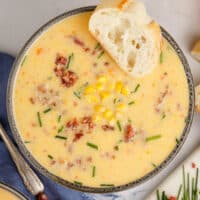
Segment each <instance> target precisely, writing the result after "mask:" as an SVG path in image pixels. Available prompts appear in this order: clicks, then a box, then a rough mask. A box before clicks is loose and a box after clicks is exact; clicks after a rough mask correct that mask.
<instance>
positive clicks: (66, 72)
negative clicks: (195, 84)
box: [13, 12, 189, 187]
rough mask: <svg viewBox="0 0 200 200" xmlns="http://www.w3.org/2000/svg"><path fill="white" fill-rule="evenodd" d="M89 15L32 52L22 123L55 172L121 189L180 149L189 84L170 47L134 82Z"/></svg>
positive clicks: (22, 91)
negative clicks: (99, 38) (94, 31)
mask: <svg viewBox="0 0 200 200" xmlns="http://www.w3.org/2000/svg"><path fill="white" fill-rule="evenodd" d="M90 15H91V13H90V12H87V13H82V14H78V15H75V16H72V17H69V18H66V19H64V20H62V21H61V22H59V23H57V24H56V25H54V26H52V27H50V28H49V29H48V30H47V31H46V32H45V33H44V34H42V36H41V37H39V38H38V40H37V41H35V43H34V44H33V45H32V47H31V48H30V49H29V50H28V52H27V54H26V56H25V57H24V59H22V61H21V66H20V67H19V71H18V74H17V77H16V82H15V90H14V102H13V104H14V111H15V119H16V123H17V127H18V129H19V132H20V134H21V137H22V139H23V141H24V143H25V145H26V147H27V148H28V150H29V151H30V152H31V153H32V155H33V156H34V158H35V159H36V160H37V161H38V162H39V163H40V164H41V165H42V166H44V167H45V168H47V169H48V170H49V171H50V172H51V173H53V174H55V175H57V176H59V177H61V178H63V179H65V180H68V181H70V182H73V183H75V184H82V185H85V186H92V187H110V186H113V185H115V186H118V185H122V184H125V183H128V182H131V181H134V180H136V179H138V178H141V177H143V176H144V175H146V174H147V173H149V172H151V171H152V170H153V169H154V168H155V167H156V166H158V165H159V164H161V162H163V161H164V160H165V159H166V158H167V156H168V155H169V154H170V153H171V151H172V150H173V148H174V147H175V146H176V144H177V142H178V141H179V138H180V136H181V133H182V131H183V129H184V127H185V118H186V117H187V115H188V106H189V96H188V95H189V94H188V85H187V80H186V76H185V73H184V69H183V66H182V64H181V62H180V60H179V58H178V56H177V55H176V53H175V51H174V50H173V48H172V47H171V46H170V45H169V44H168V43H167V42H166V41H164V44H163V49H162V53H161V55H160V63H159V64H158V66H157V67H156V68H155V70H154V71H153V72H152V73H151V74H149V75H147V76H145V77H143V78H131V77H129V76H128V75H127V74H125V73H124V72H122V71H121V70H120V68H119V67H118V66H117V65H116V63H115V62H114V61H113V60H112V59H111V58H110V57H109V55H107V53H106V52H104V50H103V49H102V47H101V46H100V45H99V44H98V43H97V42H96V41H95V39H93V37H92V36H91V35H90V33H89V31H88V20H89V17H90Z"/></svg>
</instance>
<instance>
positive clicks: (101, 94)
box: [99, 91, 110, 100]
mask: <svg viewBox="0 0 200 200" xmlns="http://www.w3.org/2000/svg"><path fill="white" fill-rule="evenodd" d="M99 95H100V97H101V99H102V100H103V99H106V98H108V97H109V96H110V93H109V92H107V91H102V92H100V94H99Z"/></svg>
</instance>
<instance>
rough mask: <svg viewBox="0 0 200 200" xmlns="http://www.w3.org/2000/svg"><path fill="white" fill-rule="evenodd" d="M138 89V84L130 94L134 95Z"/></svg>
mask: <svg viewBox="0 0 200 200" xmlns="http://www.w3.org/2000/svg"><path fill="white" fill-rule="evenodd" d="M139 88H140V84H137V85H136V87H135V90H134V91H132V92H131V93H136V92H137V91H138V89H139Z"/></svg>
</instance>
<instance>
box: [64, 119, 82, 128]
mask: <svg viewBox="0 0 200 200" xmlns="http://www.w3.org/2000/svg"><path fill="white" fill-rule="evenodd" d="M78 125H79V124H78V120H77V119H76V118H74V119H72V120H71V121H68V122H67V124H66V127H67V128H71V129H75V128H77V127H78Z"/></svg>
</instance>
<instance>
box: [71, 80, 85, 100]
mask: <svg viewBox="0 0 200 200" xmlns="http://www.w3.org/2000/svg"><path fill="white" fill-rule="evenodd" d="M87 85H88V82H86V83H84V84H83V85H82V86H81V87H80V88H79V89H78V90H77V91H76V92H74V95H75V96H76V97H77V98H78V99H81V95H82V93H83V90H84V89H85V87H86V86H87Z"/></svg>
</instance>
